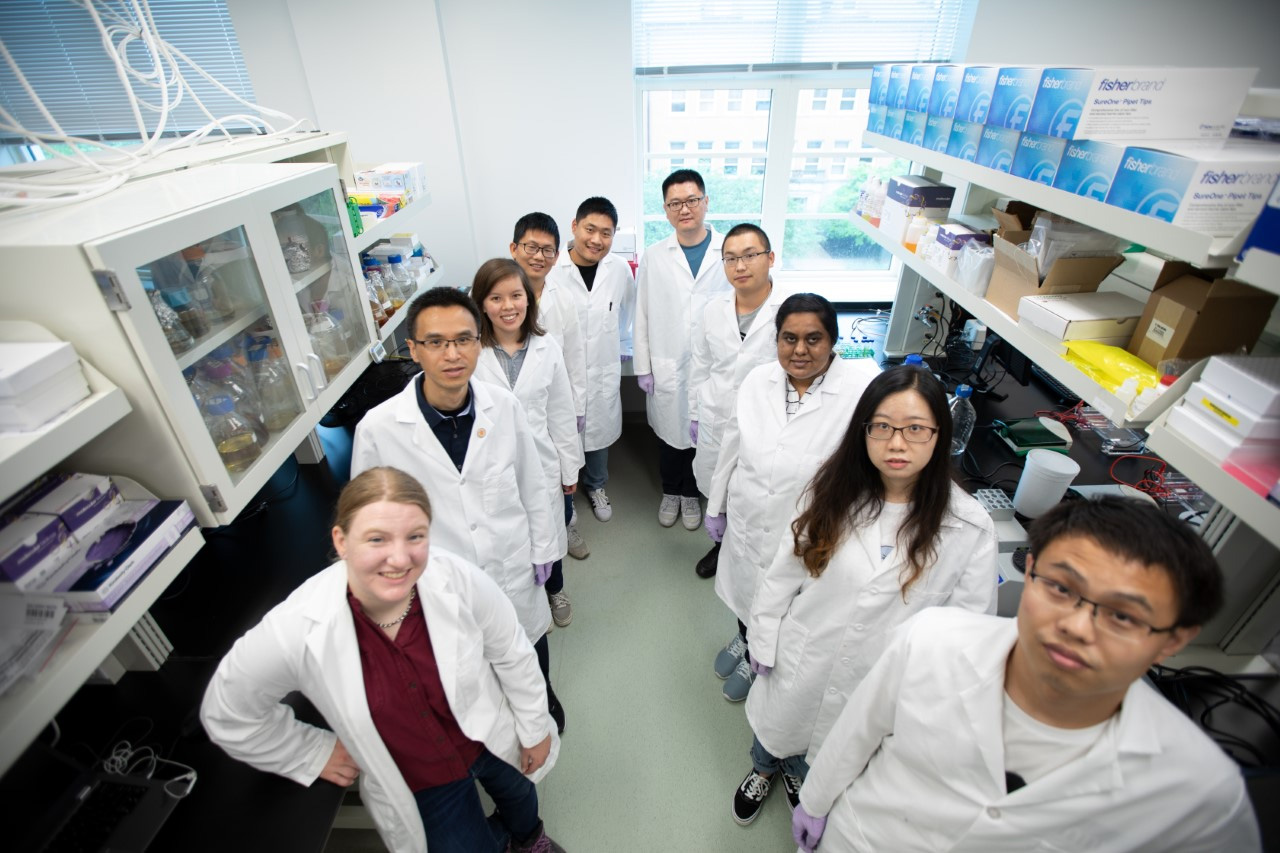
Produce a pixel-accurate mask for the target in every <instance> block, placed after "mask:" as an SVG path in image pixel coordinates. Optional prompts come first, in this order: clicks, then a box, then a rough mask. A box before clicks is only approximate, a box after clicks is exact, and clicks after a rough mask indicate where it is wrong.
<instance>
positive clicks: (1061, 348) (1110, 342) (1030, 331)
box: [1018, 317, 1129, 356]
mask: <svg viewBox="0 0 1280 853" xmlns="http://www.w3.org/2000/svg"><path fill="white" fill-rule="evenodd" d="M1018 331H1020V332H1022V333H1023V334H1024V335H1026V336H1027V337H1028V338H1030V339H1031V340H1033V341H1035V342H1036V343H1037V344H1039V345H1040V346H1042V347H1044V348H1045V349H1047V350H1049V351H1050V352H1052V353H1053V354H1054V355H1060V356H1066V354H1067V344H1068V343H1069V341H1064V340H1062V338H1058V337H1054V336H1053V335H1051V334H1049V333H1048V332H1046V331H1045V330H1044V329H1042V328H1040V327H1039V326H1036V325H1033V324H1031V323H1028V322H1027V321H1026V318H1025V317H1024V318H1022V319H1020V320H1018ZM1092 340H1093V341H1094V343H1099V344H1106V345H1107V346H1112V347H1119V348H1120V349H1124V348H1125V345H1126V344H1128V342H1129V338H1128V336H1127V335H1121V336H1120V337H1118V338H1094V339H1092Z"/></svg>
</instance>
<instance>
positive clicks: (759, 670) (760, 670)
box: [747, 652, 773, 675]
mask: <svg viewBox="0 0 1280 853" xmlns="http://www.w3.org/2000/svg"><path fill="white" fill-rule="evenodd" d="M747 660H749V661H751V671H752V672H754V673H755V674H756V675H768V674H769V673H771V672H773V667H771V666H765V665H764V664H762V663H760V662H759V661H758V660H756V659H755V658H753V657H751V653H750V652H747Z"/></svg>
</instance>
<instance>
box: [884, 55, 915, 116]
mask: <svg viewBox="0 0 1280 853" xmlns="http://www.w3.org/2000/svg"><path fill="white" fill-rule="evenodd" d="M910 84H911V66H910V65H890V66H889V90H888V93H887V94H886V95H885V97H884V103H885V106H887V107H888V108H889V109H891V110H893V109H898V110H904V109H906V108H907V87H908V86H910Z"/></svg>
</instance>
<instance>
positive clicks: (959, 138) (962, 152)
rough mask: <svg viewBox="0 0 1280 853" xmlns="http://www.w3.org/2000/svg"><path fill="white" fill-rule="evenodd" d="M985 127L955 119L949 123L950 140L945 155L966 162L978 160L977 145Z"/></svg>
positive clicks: (980, 124)
mask: <svg viewBox="0 0 1280 853" xmlns="http://www.w3.org/2000/svg"><path fill="white" fill-rule="evenodd" d="M985 127H986V125H984V124H982V123H981V122H976V121H961V120H960V119H955V120H953V121H952V123H951V138H950V139H948V140H947V154H948V155H950V156H952V157H959V158H960V159H961V160H965V161H967V162H970V163H972V162H974V161H975V160H977V159H978V144H979V143H980V142H982V131H983V130H984V129H985Z"/></svg>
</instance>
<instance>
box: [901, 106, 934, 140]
mask: <svg viewBox="0 0 1280 853" xmlns="http://www.w3.org/2000/svg"><path fill="white" fill-rule="evenodd" d="M906 113H907V114H906V117H905V118H904V119H903V121H902V141H903V142H908V143H910V144H912V145H920V146H923V145H924V133H925V126H926V124H927V122H928V121H929V114H928V113H918V112H916V111H915V110H907V111H906Z"/></svg>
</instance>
